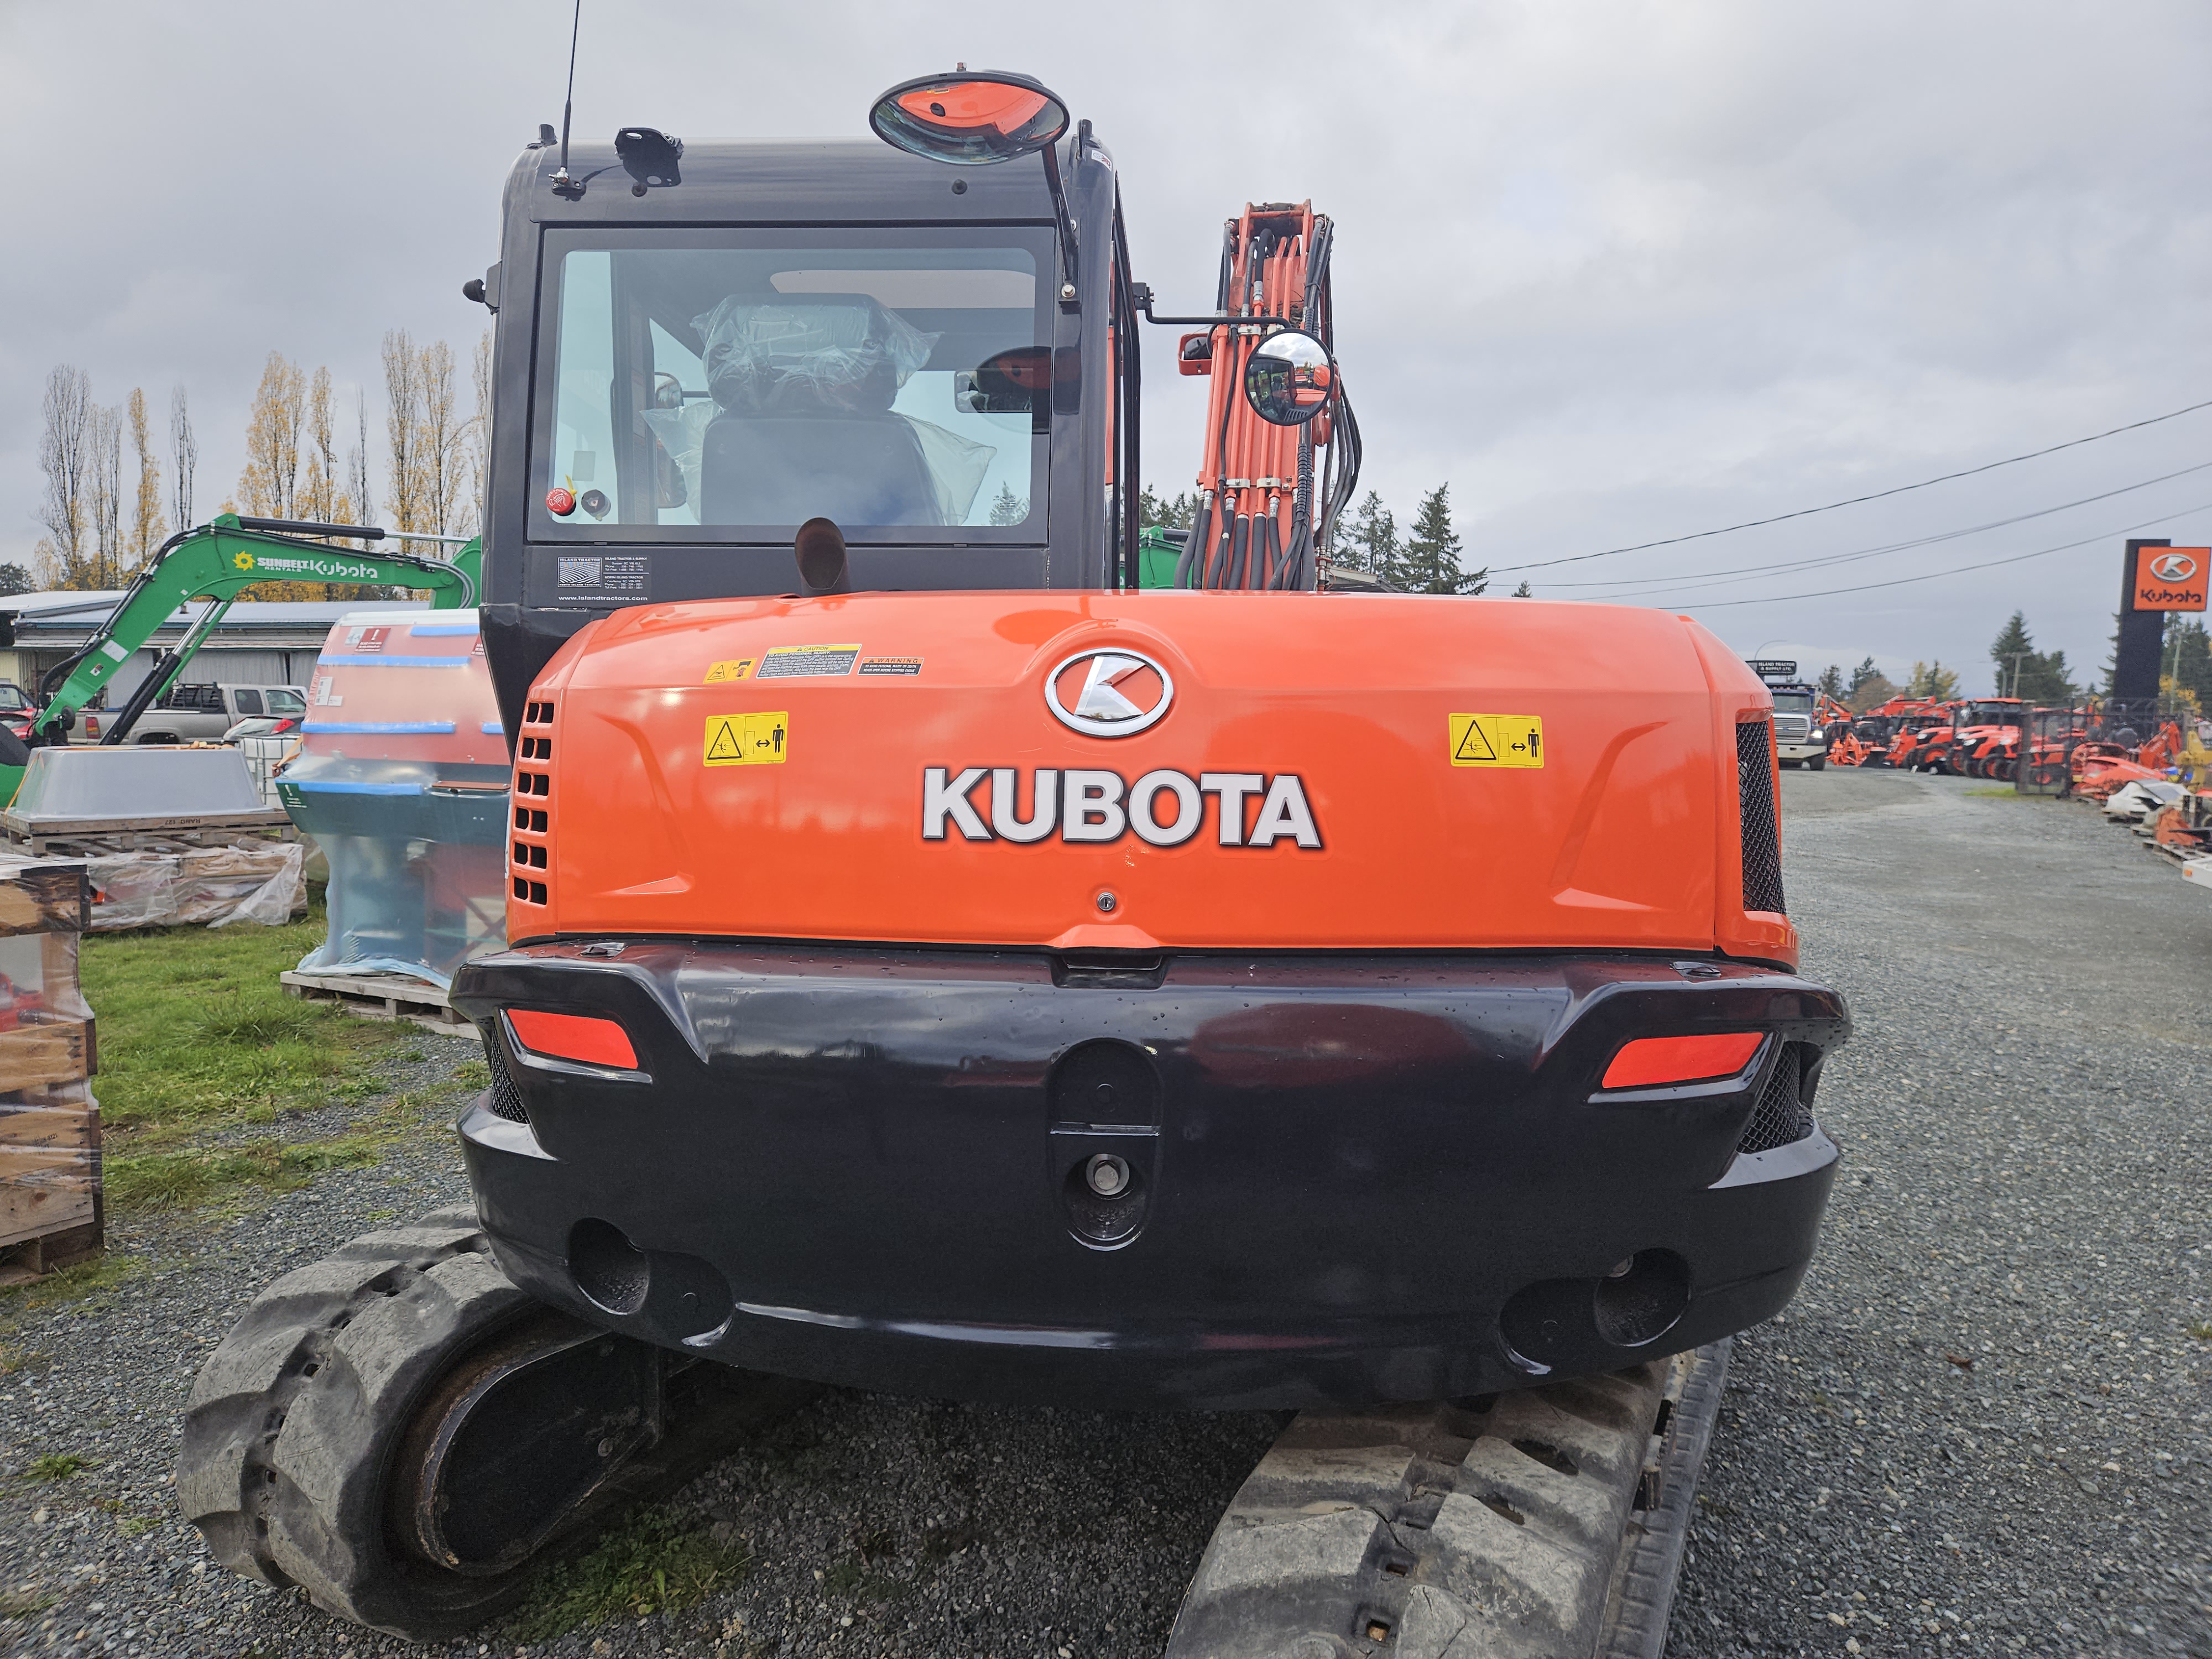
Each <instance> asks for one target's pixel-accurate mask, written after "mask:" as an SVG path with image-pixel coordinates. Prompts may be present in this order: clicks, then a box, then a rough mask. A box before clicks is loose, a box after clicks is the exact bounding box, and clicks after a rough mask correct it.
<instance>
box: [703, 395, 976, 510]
mask: <svg viewBox="0 0 2212 1659" xmlns="http://www.w3.org/2000/svg"><path fill="white" fill-rule="evenodd" d="M699 495H700V504H699V522H700V523H702V524H706V525H717V524H723V525H796V524H804V523H805V521H806V520H809V519H815V518H822V519H834V520H836V521H837V522H838V523H839V524H841V525H934V524H941V523H943V522H944V520H943V518H942V517H941V515H940V514H939V512H938V507H937V486H936V482H935V480H934V478H933V477H932V475H931V473H930V471H929V463H928V461H927V459H924V458H923V455H922V453H921V443H920V442H919V441H917V440H916V439H915V435H914V428H912V427H910V426H908V424H907V423H906V422H904V421H903V420H902V419H900V418H899V417H898V416H896V415H894V414H891V413H890V411H889V410H884V411H883V412H881V413H872V412H856V411H853V410H821V411H819V412H817V411H815V410H775V411H763V412H759V413H744V414H738V413H736V412H733V411H727V410H726V411H725V412H724V413H722V414H721V415H720V416H717V417H716V418H715V420H714V422H713V423H712V424H710V425H709V426H708V428H707V431H706V435H705V438H704V440H703V441H702V444H701V446H700V452H699Z"/></svg>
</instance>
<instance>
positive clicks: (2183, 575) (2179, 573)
mask: <svg viewBox="0 0 2212 1659" xmlns="http://www.w3.org/2000/svg"><path fill="white" fill-rule="evenodd" d="M2150 570H2151V574H2153V575H2154V576H2156V577H2157V578H2158V579H2159V580H2160V581H2162V582H2185V581H2187V580H2189V579H2190V578H2191V576H2193V575H2195V574H2197V561H2196V559H2195V558H2194V557H2192V556H2191V555H2189V554H2187V553H2165V554H2161V555H2160V556H2158V557H2157V558H2155V559H2153V560H2152V561H2151V562H2150Z"/></svg>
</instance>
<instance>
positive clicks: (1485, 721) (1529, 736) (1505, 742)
mask: <svg viewBox="0 0 2212 1659" xmlns="http://www.w3.org/2000/svg"><path fill="white" fill-rule="evenodd" d="M1444 718H1445V722H1446V726H1445V729H1446V731H1447V732H1449V736H1450V739H1451V742H1450V745H1449V748H1448V749H1447V750H1445V752H1446V753H1447V754H1449V756H1450V757H1451V763H1452V764H1453V765H1454V766H1533V767H1536V768H1539V769H1541V767H1542V766H1543V764H1544V722H1543V719H1542V717H1541V716H1540V715H1536V714H1448V715H1446V716H1445V717H1444Z"/></svg>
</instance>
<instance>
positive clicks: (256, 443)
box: [238, 351, 307, 519]
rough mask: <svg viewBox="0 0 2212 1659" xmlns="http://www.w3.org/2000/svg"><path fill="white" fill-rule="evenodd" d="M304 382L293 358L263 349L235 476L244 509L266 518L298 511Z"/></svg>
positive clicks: (294, 513)
mask: <svg viewBox="0 0 2212 1659" xmlns="http://www.w3.org/2000/svg"><path fill="white" fill-rule="evenodd" d="M306 386H307V381H306V377H305V376H303V375H302V374H301V373H300V369H299V365H298V364H296V363H293V362H287V361H286V360H285V357H284V354H283V352H281V351H272V352H270V354H269V361H268V362H266V363H264V364H263V365H262V368H261V384H260V385H259V386H257V387H256V388H255V389H254V392H253V407H252V410H251V411H250V412H249V413H248V414H247V416H246V471H244V472H242V473H240V475H239V479H238V493H239V495H240V498H241V499H242V500H243V501H245V503H246V511H247V512H248V513H252V514H254V515H256V516H258V517H262V518H270V519H289V518H294V517H296V516H297V514H298V495H299V483H300V428H301V425H302V424H303V423H304V422H305V420H306V418H307V410H306V403H307V394H306Z"/></svg>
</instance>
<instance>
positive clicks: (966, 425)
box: [483, 76, 1139, 730]
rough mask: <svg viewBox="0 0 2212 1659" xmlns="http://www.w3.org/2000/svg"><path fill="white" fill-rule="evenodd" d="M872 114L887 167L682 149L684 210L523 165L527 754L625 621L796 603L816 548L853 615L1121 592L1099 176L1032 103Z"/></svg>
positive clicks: (936, 88) (1131, 307)
mask: <svg viewBox="0 0 2212 1659" xmlns="http://www.w3.org/2000/svg"><path fill="white" fill-rule="evenodd" d="M933 108H937V109H945V110H949V111H951V112H952V113H951V115H947V116H937V115H933V114H932V113H931V111H932V109H933ZM873 118H874V121H875V125H876V126H877V129H878V132H879V133H880V134H881V135H882V136H883V137H884V138H885V139H887V140H889V141H890V143H879V142H876V141H874V140H871V139H866V138H863V139H856V140H853V141H848V142H835V141H830V142H815V143H787V144H767V145H763V144H758V143H749V144H744V145H735V144H706V143H694V144H692V145H690V147H688V149H684V150H683V151H682V158H683V159H682V165H681V169H680V171H681V179H680V182H677V183H667V184H660V185H647V184H644V183H633V182H632V181H631V179H630V178H629V175H628V174H626V173H624V172H623V169H622V167H620V165H619V157H618V155H617V154H616V153H615V151H614V150H613V149H611V148H609V149H602V148H601V147H599V146H597V145H580V146H579V147H578V149H577V150H576V152H575V154H574V156H573V157H572V158H571V160H570V161H569V163H568V167H567V168H566V169H565V170H566V171H568V173H569V175H570V177H571V179H572V180H573V183H572V184H571V185H568V187H566V188H556V187H553V186H551V185H549V182H548V176H549V174H550V172H551V165H550V163H551V158H550V154H549V153H548V152H546V151H543V150H533V151H530V152H526V154H525V155H524V157H523V159H522V161H520V163H519V164H518V166H517V167H516V169H515V172H514V173H513V176H512V177H511V178H510V179H509V180H508V184H507V194H506V204H505V215H506V235H505V241H504V245H503V252H502V258H501V261H500V264H498V265H496V266H495V267H494V268H493V270H492V271H491V272H489V273H488V276H487V281H486V284H485V294H486V299H487V302H488V303H492V304H495V305H496V307H497V308H498V311H497V319H496V322H495V345H494V370H493V373H494V379H495V385H496V388H497V389H496V393H495V396H496V400H497V405H496V406H497V416H496V419H495V426H494V431H495V440H494V445H493V456H492V460H491V477H490V481H489V492H488V501H489V514H488V520H487V528H486V537H485V544H486V548H487V557H486V566H487V577H486V592H485V596H484V612H483V614H484V625H485V641H486V649H487V652H488V654H489V657H490V659H491V664H492V667H493V671H494V674H495V678H496V680H497V683H498V685H499V689H500V696H501V708H502V711H503V712H504V714H506V716H507V720H508V722H509V729H510V730H519V729H520V726H521V725H522V719H521V716H522V712H523V705H524V704H525V702H526V701H527V696H526V693H527V689H528V686H529V683H530V681H531V679H532V678H533V677H534V676H535V675H536V674H537V672H538V670H539V669H540V668H542V667H543V666H544V664H545V663H546V662H547V661H548V660H549V659H550V658H551V656H552V654H553V653H554V652H555V651H556V650H557V649H558V648H559V647H560V646H561V644H562V641H565V640H566V639H568V637H569V636H570V635H572V634H574V632H575V631H576V630H577V629H580V628H581V627H583V626H584V625H585V624H586V623H589V622H590V621H591V620H592V618H593V617H595V616H598V615H600V614H603V613H604V612H605V611H606V610H608V609H609V608H610V607H613V606H627V605H641V604H656V605H657V604H666V603H669V602H671V601H685V600H692V599H708V598H721V597H729V596H736V595H749V594H761V595H773V594H781V593H788V592H794V591H796V590H797V589H798V588H799V586H800V584H799V581H798V580H797V579H796V576H795V573H794V570H793V551H792V549H793V538H794V537H795V535H796V533H797V532H798V529H799V526H801V525H802V524H805V523H806V522H807V521H809V520H815V519H826V520H829V521H831V522H832V523H833V524H834V525H835V526H836V528H837V530H838V532H839V534H840V536H841V537H842V541H843V543H844V545H845V548H846V550H847V559H848V576H847V580H848V584H849V586H851V587H852V588H854V589H856V590H861V591H868V592H908V591H928V590H936V591H945V590H997V591H1005V590H1010V589H1022V588H1037V589H1043V588H1052V589H1069V588H1085V587H1088V588H1102V587H1107V586H1116V585H1119V584H1120V582H1121V580H1123V577H1124V574H1125V573H1126V574H1127V579H1128V580H1129V581H1130V583H1131V584H1132V585H1133V581H1134V574H1133V573H1134V570H1135V536H1136V532H1137V529H1138V526H1137V525H1136V523H1135V513H1134V499H1133V497H1134V483H1133V477H1134V475H1133V469H1132V468H1130V467H1129V466H1127V465H1123V466H1120V467H1117V466H1116V465H1115V459H1116V456H1117V453H1120V452H1119V450H1118V449H1117V444H1122V445H1127V446H1133V441H1134V438H1135V424H1136V407H1137V402H1138V397H1139V391H1138V386H1137V374H1138V371H1137V361H1138V354H1137V352H1136V351H1135V350H1134V349H1125V348H1124V346H1123V342H1124V341H1126V340H1127V339H1128V338H1129V337H1130V336H1131V335H1132V334H1133V331H1134V329H1135V327H1136V317H1137V313H1136V307H1135V303H1134V300H1133V295H1132V290H1131V285H1130V282H1129V276H1128V270H1127V258H1126V252H1125V251H1124V239H1123V238H1122V235H1121V222H1120V209H1119V204H1118V199H1117V191H1116V185H1115V169H1114V163H1113V160H1112V157H1111V156H1110V155H1109V154H1108V153H1107V152H1106V150H1105V149H1104V148H1103V146H1102V145H1100V144H1099V143H1098V142H1097V139H1096V138H1094V137H1092V136H1091V131H1090V129H1089V126H1088V124H1087V123H1086V124H1085V125H1084V126H1083V127H1082V128H1080V129H1079V130H1078V131H1075V132H1073V134H1070V133H1069V131H1068V121H1067V115H1066V108H1065V106H1063V105H1061V104H1060V101H1059V100H1057V99H1055V98H1054V97H1053V96H1052V95H1051V94H1049V93H1048V92H1046V91H1045V90H1044V89H1043V88H1041V87H1036V86H1035V85H1034V84H1033V83H1030V82H1027V81H1026V80H1025V79H1024V77H1018V76H998V77H970V78H967V79H964V80H962V81H959V82H957V83H952V82H917V83H910V84H909V85H908V86H907V87H906V88H894V89H893V91H892V92H890V93H889V94H885V95H884V98H883V99H882V100H879V101H878V104H877V106H876V109H875V111H874V112H873ZM671 142H672V141H671ZM893 146H897V148H894V147H893ZM1036 155H1043V156H1044V157H1045V158H1046V165H1044V166H1040V165H1038V164H1037V163H1036V161H1034V160H1029V161H1028V163H1027V165H990V164H992V163H1006V162H1018V161H1024V160H1025V159H1026V158H1032V157H1035V156H1036Z"/></svg>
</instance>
